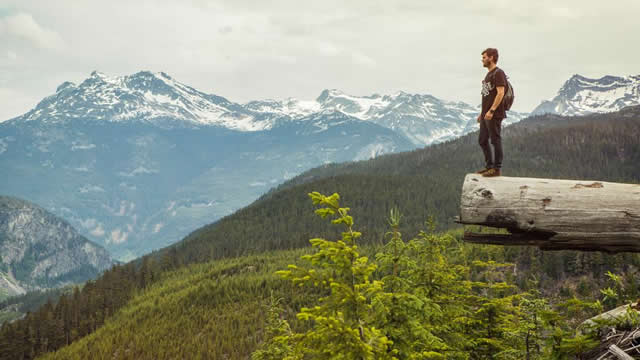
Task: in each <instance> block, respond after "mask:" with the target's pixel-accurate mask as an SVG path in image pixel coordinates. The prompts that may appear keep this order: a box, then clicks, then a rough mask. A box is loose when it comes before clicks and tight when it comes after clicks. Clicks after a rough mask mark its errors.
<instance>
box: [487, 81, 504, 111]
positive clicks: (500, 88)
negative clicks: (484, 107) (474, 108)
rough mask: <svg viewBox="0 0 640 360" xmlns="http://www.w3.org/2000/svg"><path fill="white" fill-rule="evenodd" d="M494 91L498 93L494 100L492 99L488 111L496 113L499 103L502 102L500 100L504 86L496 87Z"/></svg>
mask: <svg viewBox="0 0 640 360" xmlns="http://www.w3.org/2000/svg"><path fill="white" fill-rule="evenodd" d="M496 90H497V91H498V93H497V94H496V98H495V99H493V104H492V105H491V109H490V110H493V111H496V109H497V108H498V106H499V105H500V102H501V101H502V98H503V97H504V86H496Z"/></svg>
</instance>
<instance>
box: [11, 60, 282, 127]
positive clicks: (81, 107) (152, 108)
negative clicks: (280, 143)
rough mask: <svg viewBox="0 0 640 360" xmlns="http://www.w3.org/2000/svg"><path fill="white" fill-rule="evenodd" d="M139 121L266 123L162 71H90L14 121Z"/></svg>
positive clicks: (171, 124) (167, 123)
mask: <svg viewBox="0 0 640 360" xmlns="http://www.w3.org/2000/svg"><path fill="white" fill-rule="evenodd" d="M38 119H42V120H43V121H46V122H48V123H56V122H62V121H72V120H74V119H81V120H83V121H108V122H126V121H134V120H135V121H143V122H148V123H153V124H156V125H163V126H165V127H175V126H198V125H215V126H222V127H226V128H229V129H234V130H241V131H256V130H264V129H266V128H269V127H271V123H270V121H268V120H264V119H261V118H259V117H256V116H254V114H253V113H251V112H249V111H247V110H246V109H245V108H244V107H242V106H240V105H239V104H235V103H232V102H230V101H229V100H227V99H225V98H223V97H221V96H216V95H211V94H205V93H203V92H200V91H198V90H196V89H194V88H192V87H190V86H187V85H184V84H182V83H180V82H178V81H175V80H174V79H173V78H171V77H170V76H169V75H167V74H165V73H164V72H158V73H152V72H149V71H140V72H138V73H135V74H133V75H126V76H120V77H109V76H107V75H105V74H103V73H101V72H98V71H93V72H92V73H91V76H90V77H89V78H87V79H85V80H84V81H83V82H81V83H80V84H78V85H75V84H73V83H71V82H64V83H62V84H61V85H60V86H58V88H57V89H56V93H55V94H53V95H51V96H48V97H46V98H44V99H43V100H42V101H41V102H40V103H38V105H37V106H36V107H35V108H34V109H33V110H31V111H29V112H27V113H26V114H24V115H22V116H20V117H18V118H17V119H16V120H18V121H32V120H38Z"/></svg>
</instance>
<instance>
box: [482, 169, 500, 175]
mask: <svg viewBox="0 0 640 360" xmlns="http://www.w3.org/2000/svg"><path fill="white" fill-rule="evenodd" d="M482 176H486V177H491V176H500V169H495V168H493V169H489V170H487V171H485V172H484V173H482Z"/></svg>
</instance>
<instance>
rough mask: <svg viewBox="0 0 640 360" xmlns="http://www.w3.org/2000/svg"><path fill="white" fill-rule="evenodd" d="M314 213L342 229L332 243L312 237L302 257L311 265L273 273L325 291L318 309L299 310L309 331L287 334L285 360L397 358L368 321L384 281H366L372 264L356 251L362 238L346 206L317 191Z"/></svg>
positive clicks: (371, 270) (337, 199)
mask: <svg viewBox="0 0 640 360" xmlns="http://www.w3.org/2000/svg"><path fill="white" fill-rule="evenodd" d="M308 195H309V196H310V197H311V199H312V201H313V204H314V205H320V206H323V207H321V208H319V209H316V211H315V212H316V214H318V215H320V216H321V217H322V218H325V217H327V216H329V215H334V216H335V219H333V220H332V221H331V222H332V223H333V224H343V226H344V228H345V231H343V232H342V238H341V239H338V240H336V241H331V240H325V239H322V238H313V239H310V240H309V241H310V242H311V244H312V247H313V248H314V249H315V250H316V251H315V252H314V253H313V254H309V255H303V256H301V259H303V260H307V261H309V262H310V263H311V265H312V266H310V267H308V268H307V267H302V266H296V265H293V264H290V265H289V266H288V268H289V269H288V270H279V271H276V274H279V275H280V276H282V277H283V278H285V279H290V280H291V281H292V282H293V284H297V285H299V286H304V285H312V286H315V287H317V288H319V290H324V291H321V292H322V293H327V295H326V296H324V297H321V298H320V299H319V303H318V304H317V305H314V306H311V307H302V308H301V310H300V312H299V313H298V314H296V316H297V318H298V319H301V320H306V321H312V324H313V326H312V328H311V329H310V330H308V331H306V332H304V333H294V334H292V335H290V339H291V342H292V344H293V345H292V346H293V349H292V351H291V353H290V354H288V355H287V356H286V357H284V359H302V357H303V356H307V355H308V356H310V357H311V358H313V359H344V360H352V359H353V360H369V359H371V360H373V359H380V360H383V359H397V357H395V356H394V352H393V351H389V349H390V345H392V342H391V341H390V340H389V339H388V338H387V337H386V336H385V335H384V334H383V332H382V331H381V329H378V328H376V327H375V326H374V325H373V323H374V322H375V319H376V317H377V314H375V313H374V307H373V304H372V301H373V300H374V299H375V298H376V296H377V295H379V294H380V293H381V292H382V291H383V283H382V282H381V281H379V280H373V281H372V280H371V275H372V273H373V272H374V271H375V270H376V265H375V264H373V263H370V262H369V259H368V258H367V257H366V256H361V255H360V254H359V252H358V246H357V245H356V240H357V239H358V238H359V237H360V236H361V235H362V234H361V233H360V232H358V231H355V230H354V229H353V224H354V222H353V218H352V217H351V216H350V215H349V214H348V212H349V208H348V207H340V206H339V199H340V196H339V195H338V193H333V194H332V195H331V196H325V195H323V194H321V193H319V192H315V191H314V192H311V193H309V194H308Z"/></svg>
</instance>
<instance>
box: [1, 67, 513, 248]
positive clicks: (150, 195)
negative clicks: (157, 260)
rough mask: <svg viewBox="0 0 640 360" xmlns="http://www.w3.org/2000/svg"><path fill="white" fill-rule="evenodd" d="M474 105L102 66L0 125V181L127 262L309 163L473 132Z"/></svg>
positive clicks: (376, 153) (345, 158) (237, 205)
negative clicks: (263, 91)
mask: <svg viewBox="0 0 640 360" xmlns="http://www.w3.org/2000/svg"><path fill="white" fill-rule="evenodd" d="M475 116H476V114H475V113H474V107H472V106H471V105H467V104H464V103H462V102H448V101H444V100H440V99H437V98H435V97H433V96H431V95H418V94H408V93H405V92H398V93H396V94H393V95H379V94H374V95H371V96H361V97H358V96H352V95H348V94H345V93H343V92H341V91H339V90H336V89H331V90H329V89H326V90H324V91H322V93H321V94H320V95H319V96H318V97H317V98H316V99H314V100H309V101H306V100H305V101H303V100H297V99H294V98H288V99H284V100H271V99H267V100H256V101H250V102H247V103H244V104H240V103H235V102H232V101H230V100H227V99H225V98H224V97H221V96H218V95H213V94H207V93H204V92H201V91H198V90H196V89H194V88H192V87H190V86H188V85H185V84H183V83H181V82H179V81H177V80H175V79H173V78H172V77H170V76H169V75H167V74H166V73H164V72H150V71H140V72H137V73H135V74H131V75H126V76H119V77H111V76H107V75H105V74H103V73H101V72H98V71H94V72H92V73H91V75H90V76H89V77H88V78H87V79H85V80H84V81H82V82H80V83H79V84H74V83H71V82H64V83H62V84H61V85H60V86H58V88H57V89H56V93H55V94H52V95H50V96H47V97H45V98H44V99H43V100H42V101H40V102H39V103H38V104H37V105H36V107H35V108H33V109H32V110H30V111H28V112H27V113H25V114H23V115H21V116H18V117H16V118H13V119H10V120H8V121H5V122H2V123H0V167H1V168H3V169H7V171H4V172H3V173H2V174H1V175H0V192H2V193H4V194H9V195H13V196H17V197H20V198H24V199H27V200H29V201H33V202H35V203H38V204H40V205H41V206H43V207H44V208H46V209H47V210H49V211H51V212H53V213H54V214H56V215H58V216H61V217H63V218H65V219H67V220H68V221H69V222H70V223H71V224H72V225H73V226H74V227H76V228H77V229H78V230H79V232H80V233H81V234H83V235H84V236H86V237H87V238H89V239H90V240H92V241H94V242H96V243H98V244H100V245H102V246H104V247H105V248H107V250H109V251H110V252H111V254H112V255H113V256H114V257H116V258H118V259H121V260H128V259H133V258H135V257H137V256H139V255H141V254H144V253H147V252H149V251H152V250H154V249H157V248H161V247H164V246H166V245H168V244H170V243H173V242H175V241H177V240H178V239H180V238H182V237H183V236H185V235H186V234H188V233H189V232H190V231H192V230H193V229H196V228H198V227H200V226H202V225H205V224H207V223H210V222H211V221H214V220H216V219H219V218H221V217H223V216H225V215H228V214H230V213H232V212H233V211H235V210H237V209H239V208H241V207H243V206H246V205H247V204H249V203H250V202H251V201H253V200H254V199H256V198H257V197H259V196H260V195H261V194H263V193H264V192H265V191H266V190H268V189H269V188H270V187H272V186H274V185H278V184H279V183H281V182H283V181H286V180H287V179H290V178H291V177H293V176H295V175H298V174H300V173H301V172H303V171H305V170H307V169H310V168H312V167H315V166H318V165H322V164H327V163H332V162H343V161H359V160H367V159H369V158H372V157H377V156H380V155H383V154H387V153H393V152H400V151H408V150H411V149H415V148H417V147H422V146H425V145H427V144H435V143H438V142H442V141H446V140H450V139H453V138H456V137H457V136H461V135H463V134H465V133H468V132H470V131H474V130H475V129H477V127H478V125H477V123H476V120H475ZM522 116H524V115H523V114H520V113H513V114H512V113H509V118H508V121H512V122H513V121H518V120H519V119H520V118H521V117H522Z"/></svg>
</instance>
